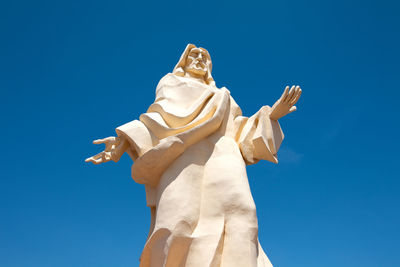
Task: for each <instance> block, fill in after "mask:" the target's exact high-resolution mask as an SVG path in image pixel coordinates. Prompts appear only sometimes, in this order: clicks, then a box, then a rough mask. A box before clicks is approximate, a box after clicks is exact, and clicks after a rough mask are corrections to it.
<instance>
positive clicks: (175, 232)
mask: <svg viewBox="0 0 400 267" xmlns="http://www.w3.org/2000/svg"><path fill="white" fill-rule="evenodd" d="M211 68H212V64H211V58H210V55H209V53H208V52H207V50H205V49H204V48H198V47H196V46H194V45H192V44H189V45H188V46H187V47H186V49H185V51H184V53H183V54H182V56H181V58H180V60H179V62H178V64H177V65H176V67H175V68H174V70H173V72H172V73H169V74H167V75H166V76H164V77H163V78H162V79H161V81H160V82H159V84H158V86H157V89H156V100H155V102H154V103H153V104H152V105H151V106H150V107H149V109H148V110H147V113H144V114H142V115H141V116H140V120H135V121H132V122H129V123H127V124H124V125H122V126H120V127H118V128H117V129H116V132H117V135H118V136H117V137H108V138H105V139H100V140H96V141H94V143H95V144H100V143H105V145H106V148H105V150H104V151H102V152H101V153H99V154H97V155H95V156H93V157H90V158H88V159H87V160H86V161H87V162H93V163H95V164H100V163H104V162H107V161H110V160H114V161H118V160H119V159H120V157H121V156H122V154H123V153H124V152H127V153H128V154H129V155H130V157H131V158H132V160H133V161H134V164H133V165H132V177H133V179H134V180H135V181H136V182H137V183H140V184H144V185H145V189H146V199H147V205H148V206H149V207H150V209H151V217H152V219H151V226H150V233H149V236H148V239H147V242H146V244H145V246H144V250H143V252H142V256H141V260H140V266H141V267H158V266H168V267H171V266H177V267H180V266H190V267H205V266H224V267H236V266H237V267H251V266H272V265H271V263H270V262H269V260H268V258H267V256H266V255H265V253H264V251H263V249H262V248H261V246H260V243H259V242H258V237H257V232H258V224H257V216H256V206H255V204H254V201H253V197H252V195H251V192H250V187H249V183H248V180H247V174H246V164H254V163H257V162H258V161H259V160H262V159H264V160H268V161H271V162H274V163H277V162H278V160H277V151H278V149H279V146H280V144H281V142H282V140H283V133H282V131H281V128H280V125H279V123H278V121H277V120H278V119H279V118H281V117H283V116H285V115H287V114H288V113H290V112H292V111H295V110H296V107H295V106H294V104H295V103H296V102H297V101H298V99H299V97H300V94H301V89H300V87H299V86H292V88H291V89H290V90H289V87H286V88H285V90H284V92H283V94H282V96H281V97H280V98H279V100H278V101H277V102H276V103H275V104H274V105H273V106H272V107H269V106H264V107H262V108H261V109H260V110H259V111H258V112H257V113H256V114H255V115H253V116H251V117H250V118H248V117H243V116H242V111H241V110H240V108H239V106H238V105H237V104H236V102H235V101H234V100H233V98H232V97H231V96H230V92H229V91H228V90H227V89H226V88H225V87H223V88H221V89H219V88H217V87H216V86H215V82H214V79H213V78H212V76H211Z"/></svg>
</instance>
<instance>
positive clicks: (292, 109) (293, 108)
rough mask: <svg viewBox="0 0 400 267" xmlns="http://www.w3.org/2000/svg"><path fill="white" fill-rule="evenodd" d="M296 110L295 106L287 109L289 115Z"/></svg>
mask: <svg viewBox="0 0 400 267" xmlns="http://www.w3.org/2000/svg"><path fill="white" fill-rule="evenodd" d="M296 110H297V108H296V106H293V107H291V108H290V109H289V113H292V112H293V111H296Z"/></svg>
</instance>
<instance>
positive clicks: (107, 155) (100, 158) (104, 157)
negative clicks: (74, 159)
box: [85, 136, 121, 164]
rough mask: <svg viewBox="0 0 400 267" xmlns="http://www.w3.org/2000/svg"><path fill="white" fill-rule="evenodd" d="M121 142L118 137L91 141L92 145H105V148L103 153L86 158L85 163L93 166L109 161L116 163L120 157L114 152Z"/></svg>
mask: <svg viewBox="0 0 400 267" xmlns="http://www.w3.org/2000/svg"><path fill="white" fill-rule="evenodd" d="M120 142H121V140H120V138H119V137H114V136H110V137H107V138H103V139H97V140H94V141H93V144H96V145H98V144H105V145H106V148H105V149H104V151H102V152H100V153H99V154H97V155H94V156H92V157H90V158H87V159H86V160H85V161H86V162H92V163H94V164H100V163H104V162H108V161H110V160H114V161H118V160H119V158H120V155H119V156H118V155H117V153H116V151H117V150H118V149H117V148H118V145H119V144H120Z"/></svg>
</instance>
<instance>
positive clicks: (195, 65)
mask: <svg viewBox="0 0 400 267" xmlns="http://www.w3.org/2000/svg"><path fill="white" fill-rule="evenodd" d="M211 70H212V63H211V57H210V54H209V53H208V51H207V50H206V49H204V48H202V47H196V46H195V45H193V44H188V45H187V46H186V49H185V51H184V52H183V54H182V56H181V58H180V59H179V62H178V64H176V66H175V68H174V71H173V73H174V74H175V75H178V76H182V77H183V76H186V75H189V76H191V77H196V78H200V79H203V80H204V82H205V83H206V84H209V85H215V82H214V79H213V78H212V76H211Z"/></svg>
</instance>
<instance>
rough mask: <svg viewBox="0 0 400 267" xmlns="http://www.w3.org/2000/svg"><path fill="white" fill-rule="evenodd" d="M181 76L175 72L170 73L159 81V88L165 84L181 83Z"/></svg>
mask: <svg viewBox="0 0 400 267" xmlns="http://www.w3.org/2000/svg"><path fill="white" fill-rule="evenodd" d="M181 79H182V78H181V77H179V76H177V75H175V74H173V73H168V74H166V75H165V76H164V77H162V78H161V80H160V81H159V82H158V85H157V89H158V88H160V87H163V86H165V85H169V86H173V85H177V84H179V83H181V82H182V81H181Z"/></svg>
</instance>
